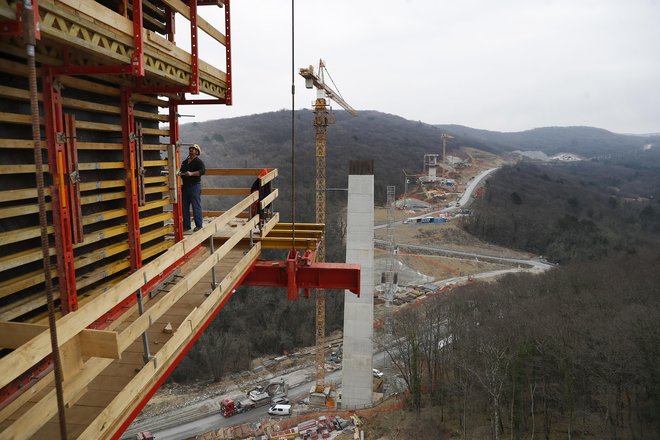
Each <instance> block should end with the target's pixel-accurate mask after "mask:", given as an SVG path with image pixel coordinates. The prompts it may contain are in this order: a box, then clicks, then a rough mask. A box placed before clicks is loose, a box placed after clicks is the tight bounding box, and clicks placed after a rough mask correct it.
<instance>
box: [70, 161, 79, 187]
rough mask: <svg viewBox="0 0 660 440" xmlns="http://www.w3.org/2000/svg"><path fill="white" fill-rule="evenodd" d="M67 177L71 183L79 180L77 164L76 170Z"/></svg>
mask: <svg viewBox="0 0 660 440" xmlns="http://www.w3.org/2000/svg"><path fill="white" fill-rule="evenodd" d="M69 179H71V183H72V184H74V185H75V184H76V183H78V182H80V171H78V169H77V166H76V170H75V171H74V172H73V173H71V174H69Z"/></svg>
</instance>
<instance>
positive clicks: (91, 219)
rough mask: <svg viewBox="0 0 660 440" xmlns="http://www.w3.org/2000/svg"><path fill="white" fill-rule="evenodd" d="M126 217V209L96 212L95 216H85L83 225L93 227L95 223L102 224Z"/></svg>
mask: <svg viewBox="0 0 660 440" xmlns="http://www.w3.org/2000/svg"><path fill="white" fill-rule="evenodd" d="M125 216H126V208H118V209H109V210H107V211H101V212H96V213H94V214H89V215H85V216H83V219H82V224H83V225H84V226H87V225H93V224H95V223H100V222H102V221H106V220H112V219H113V218H119V217H125Z"/></svg>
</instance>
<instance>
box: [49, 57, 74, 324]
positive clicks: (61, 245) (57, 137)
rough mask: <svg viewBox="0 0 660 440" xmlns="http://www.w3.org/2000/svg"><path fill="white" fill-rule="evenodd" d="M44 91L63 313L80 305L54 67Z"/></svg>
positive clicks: (60, 112) (63, 136)
mask: <svg viewBox="0 0 660 440" xmlns="http://www.w3.org/2000/svg"><path fill="white" fill-rule="evenodd" d="M41 70H42V92H43V105H44V125H45V131H46V143H47V145H48V165H49V172H50V174H51V176H52V186H51V190H50V194H51V204H52V212H53V227H54V228H55V250H56V254H57V278H58V285H59V289H60V307H61V309H62V313H68V312H71V311H74V310H77V309H78V294H77V290H76V271H75V267H74V263H73V261H74V255H73V243H72V237H71V218H70V211H69V205H70V202H69V188H70V186H71V180H70V179H69V176H68V175H66V174H65V172H66V164H67V161H68V159H67V157H66V156H67V155H66V134H65V131H64V118H63V115H62V95H61V94H60V84H59V83H58V82H57V81H56V79H55V75H54V74H53V69H52V68H51V67H50V66H47V65H43V66H42V69H41Z"/></svg>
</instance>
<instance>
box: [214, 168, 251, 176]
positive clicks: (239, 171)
mask: <svg viewBox="0 0 660 440" xmlns="http://www.w3.org/2000/svg"><path fill="white" fill-rule="evenodd" d="M262 169H263V168H207V169H206V172H205V174H204V175H205V176H258V175H259V173H260V172H261V170H262Z"/></svg>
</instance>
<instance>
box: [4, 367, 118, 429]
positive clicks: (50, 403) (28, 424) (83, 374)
mask: <svg viewBox="0 0 660 440" xmlns="http://www.w3.org/2000/svg"><path fill="white" fill-rule="evenodd" d="M110 363H112V360H111V359H105V358H91V359H89V360H88V361H87V362H85V364H84V367H83V368H82V369H81V370H80V373H79V374H77V375H75V376H73V377H72V378H71V380H69V381H68V382H67V383H65V384H64V402H65V403H68V402H70V401H71V400H72V399H77V398H79V396H80V393H81V392H82V391H83V390H84V389H85V388H86V387H87V385H88V384H89V383H90V382H91V381H92V380H93V379H94V378H95V377H96V376H98V374H99V373H100V372H101V371H103V369H105V368H106V367H107V366H108V365H110ZM56 414H57V396H56V392H55V390H54V389H53V390H51V391H50V392H48V394H47V395H46V396H45V397H43V398H41V399H39V401H37V402H36V403H35V404H34V405H33V406H32V407H31V408H29V409H28V410H27V411H26V412H25V413H23V415H21V416H20V417H19V418H18V419H17V420H16V421H14V423H12V424H11V425H9V426H8V427H6V428H5V429H4V430H3V432H2V435H3V437H5V438H30V437H32V436H33V435H34V434H35V433H36V432H37V431H38V430H39V429H40V428H41V427H42V426H43V425H44V424H46V422H48V421H49V420H50V419H51V418H52V417H54V416H55V415H56Z"/></svg>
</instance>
